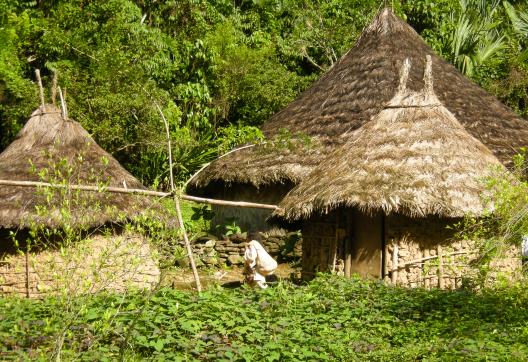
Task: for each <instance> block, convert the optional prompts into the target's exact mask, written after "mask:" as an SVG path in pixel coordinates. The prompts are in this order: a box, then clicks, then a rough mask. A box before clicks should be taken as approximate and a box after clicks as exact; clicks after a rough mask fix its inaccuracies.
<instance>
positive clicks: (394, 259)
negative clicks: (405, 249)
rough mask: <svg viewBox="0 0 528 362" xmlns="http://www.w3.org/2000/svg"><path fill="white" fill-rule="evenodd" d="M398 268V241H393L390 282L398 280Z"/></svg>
mask: <svg viewBox="0 0 528 362" xmlns="http://www.w3.org/2000/svg"><path fill="white" fill-rule="evenodd" d="M398 269H399V268H398V242H394V245H393V246H392V273H391V283H392V284H396V282H398Z"/></svg>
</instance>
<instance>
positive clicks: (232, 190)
mask: <svg viewBox="0 0 528 362" xmlns="http://www.w3.org/2000/svg"><path fill="white" fill-rule="evenodd" d="M292 187H293V185H292V184H289V183H288V184H273V185H268V186H261V187H260V188H256V187H254V186H251V185H247V184H232V185H223V184H222V185H215V187H214V189H213V191H212V192H210V193H209V194H210V195H212V197H215V198H218V199H223V200H229V201H249V202H257V203H261V204H272V205H276V204H278V203H279V202H280V201H281V200H282V198H283V197H284V196H285V195H286V194H287V193H288V191H289V190H290V189H291V188H292ZM212 210H213V212H214V214H215V215H214V218H213V220H212V221H211V223H212V225H213V227H214V226H216V225H224V224H227V223H230V222H232V220H235V221H236V223H237V225H238V226H240V228H241V229H242V230H243V231H268V230H270V229H273V227H271V226H270V225H269V224H268V223H267V222H266V219H267V218H268V217H269V216H270V215H271V213H272V210H266V209H252V208H241V207H231V206H220V205H213V206H212Z"/></svg>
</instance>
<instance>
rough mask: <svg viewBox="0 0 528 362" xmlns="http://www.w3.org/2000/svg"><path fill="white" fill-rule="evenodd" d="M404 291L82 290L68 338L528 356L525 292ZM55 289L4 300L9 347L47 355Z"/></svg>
mask: <svg viewBox="0 0 528 362" xmlns="http://www.w3.org/2000/svg"><path fill="white" fill-rule="evenodd" d="M527 290H528V289H527V288H526V285H518V286H515V287H512V288H510V289H485V290H482V291H481V292H480V293H478V294H475V293H471V292H467V291H441V290H424V289H403V288H397V287H391V286H385V285H383V284H382V283H379V282H375V281H362V280H359V279H352V280H349V279H344V278H340V277H335V276H328V275H321V276H319V277H318V278H317V279H316V280H314V281H312V282H311V283H309V284H308V285H304V286H295V285H291V284H288V283H279V284H277V285H276V286H275V287H272V288H268V289H267V290H262V291H260V290H259V291H255V290H251V289H246V288H240V289H237V290H229V289H222V288H212V289H210V290H208V291H206V292H204V293H203V294H202V295H196V294H193V293H190V292H182V291H177V290H171V289H162V290H159V291H158V292H156V293H155V294H154V295H152V296H151V297H150V298H145V296H144V295H141V294H129V295H99V296H96V297H80V298H79V299H77V302H78V303H84V305H85V307H84V308H83V309H81V311H82V312H81V313H79V315H78V318H77V320H76V322H75V324H74V325H72V326H71V328H70V329H69V331H68V334H67V337H66V339H65V341H64V348H65V351H64V356H69V357H72V358H73V357H74V356H77V358H79V359H80V360H114V359H116V358H118V357H119V356H120V355H121V356H123V357H125V358H126V359H137V360H142V359H149V360H176V361H189V360H191V361H194V360H201V361H203V360H206V361H207V360H210V361H217V360H225V361H231V360H233V361H279V360H280V361H283V360H292V361H313V360H317V361H328V360H342V361H354V360H363V361H365V360H368V361H394V360H405V361H409V360H422V359H426V360H429V361H445V360H460V359H464V360H484V359H486V360H490V359H491V360H509V359H513V360H523V359H526V358H528V329H527V327H526V320H527V318H528V309H527V308H526V305H527V303H528V292H527ZM56 308H57V304H56V302H55V300H54V299H53V298H48V299H45V300H42V301H34V300H23V299H12V298H6V299H0V309H1V310H2V311H4V312H3V314H2V315H1V316H0V341H1V342H2V343H0V346H1V347H0V353H2V354H3V356H17V357H19V358H36V357H38V356H40V357H41V358H44V357H45V356H46V355H49V353H50V348H51V346H52V341H51V340H50V339H51V337H50V336H52V335H53V333H54V331H56V330H57V329H58V328H60V327H61V318H60V310H56Z"/></svg>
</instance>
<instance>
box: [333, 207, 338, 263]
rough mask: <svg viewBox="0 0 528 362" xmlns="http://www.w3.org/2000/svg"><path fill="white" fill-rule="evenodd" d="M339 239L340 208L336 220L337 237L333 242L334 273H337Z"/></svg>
mask: <svg viewBox="0 0 528 362" xmlns="http://www.w3.org/2000/svg"><path fill="white" fill-rule="evenodd" d="M338 239H339V209H337V210H336V222H335V238H334V243H333V244H332V270H331V271H332V273H335V267H336V262H337V244H338Z"/></svg>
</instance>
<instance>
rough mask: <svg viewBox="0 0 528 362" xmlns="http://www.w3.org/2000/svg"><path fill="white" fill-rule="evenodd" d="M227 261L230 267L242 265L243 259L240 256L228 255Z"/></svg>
mask: <svg viewBox="0 0 528 362" xmlns="http://www.w3.org/2000/svg"><path fill="white" fill-rule="evenodd" d="M227 261H228V262H229V263H231V264H232V265H236V264H243V263H244V258H243V257H242V256H240V255H229V256H228V257H227Z"/></svg>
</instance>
